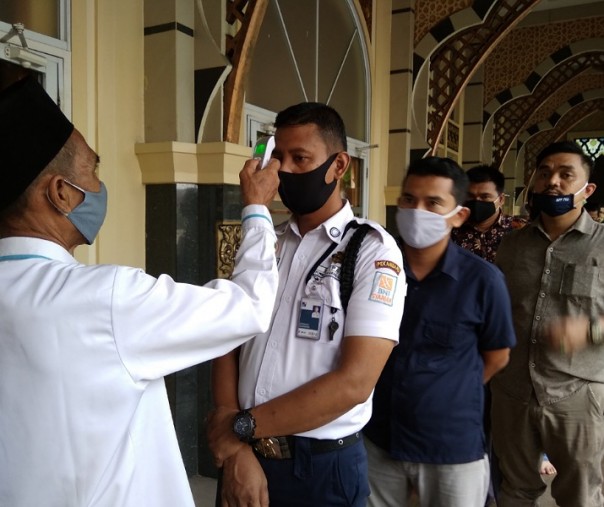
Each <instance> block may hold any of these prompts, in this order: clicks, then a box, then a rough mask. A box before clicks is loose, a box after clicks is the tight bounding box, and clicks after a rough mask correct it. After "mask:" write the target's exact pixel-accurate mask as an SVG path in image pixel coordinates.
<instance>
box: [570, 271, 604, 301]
mask: <svg viewBox="0 0 604 507" xmlns="http://www.w3.org/2000/svg"><path fill="white" fill-rule="evenodd" d="M601 284H602V276H601V274H600V269H599V268H598V266H585V265H581V266H579V265H577V264H566V265H565V266H564V268H563V271H562V281H561V283H560V294H561V295H564V296H569V297H575V298H594V297H596V296H597V294H598V291H599V288H600V287H601Z"/></svg>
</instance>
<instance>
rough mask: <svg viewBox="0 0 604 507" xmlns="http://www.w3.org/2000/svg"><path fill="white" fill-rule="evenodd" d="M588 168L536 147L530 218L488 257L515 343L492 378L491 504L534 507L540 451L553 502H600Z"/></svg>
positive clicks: (601, 305)
mask: <svg viewBox="0 0 604 507" xmlns="http://www.w3.org/2000/svg"><path fill="white" fill-rule="evenodd" d="M591 166H592V163H591V160H590V159H589V157H587V156H586V155H585V154H584V153H583V152H582V150H581V149H580V148H579V146H578V145H576V144H575V143H573V142H567V141H563V142H557V143H554V144H552V145H550V146H548V147H547V148H545V149H544V150H543V151H542V152H541V153H540V154H539V156H538V157H537V168H536V172H535V175H534V177H533V181H532V184H531V187H532V189H533V194H532V196H531V200H530V203H529V204H530V207H531V211H534V212H535V213H537V218H536V219H535V220H533V221H532V222H531V223H530V224H528V225H527V226H525V227H524V228H523V229H520V230H518V231H513V232H511V233H510V234H508V235H507V236H505V237H504V239H503V240H502V242H501V245H500V246H499V249H498V251H497V256H496V260H495V262H496V264H497V265H498V266H499V267H500V268H501V270H502V271H503V273H504V275H505V277H506V282H507V286H508V289H509V291H510V296H511V299H512V311H513V315H514V327H515V329H516V336H517V337H518V345H517V346H516V348H515V349H514V350H513V351H512V354H511V358H510V363H509V365H508V366H507V368H506V369H505V370H504V371H503V372H502V373H500V374H499V375H497V376H496V377H495V378H494V379H493V380H492V382H491V391H492V394H493V409H492V432H493V445H494V448H495V453H496V455H497V456H498V458H499V467H500V470H501V474H502V479H503V481H502V484H501V489H500V491H499V495H498V498H497V505H498V506H499V507H523V506H527V507H528V506H534V505H537V503H538V499H539V497H540V496H541V495H542V494H543V492H544V491H545V489H546V485H545V483H544V482H543V480H542V478H541V475H540V473H539V462H540V460H541V452H542V451H545V452H546V453H547V455H548V456H549V457H550V458H551V460H552V461H553V462H554V463H555V464H556V468H557V469H558V474H557V475H556V477H555V478H554V480H553V482H552V485H551V492H552V496H553V497H554V499H555V500H556V502H557V505H559V506H560V507H571V506H573V507H574V506H577V505H580V506H581V507H601V506H602V505H604V496H603V495H602V485H603V481H602V466H601V465H602V458H603V457H604V416H603V415H602V406H604V368H603V367H602V365H603V364H604V345H603V343H604V331H603V325H602V324H603V322H602V314H603V313H604V284H603V283H602V281H603V277H602V267H603V266H604V225H602V224H598V223H596V222H594V221H593V220H592V219H591V217H590V216H589V215H588V214H587V212H586V211H584V210H583V206H584V203H585V200H586V199H587V198H588V197H589V196H590V195H592V194H593V192H594V190H595V185H594V184H593V183H589V178H590V172H591Z"/></svg>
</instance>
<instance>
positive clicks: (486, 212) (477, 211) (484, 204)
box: [464, 200, 497, 224]
mask: <svg viewBox="0 0 604 507" xmlns="http://www.w3.org/2000/svg"><path fill="white" fill-rule="evenodd" d="M464 206H465V207H466V208H468V209H469V210H470V219H469V220H468V221H469V222H472V223H473V224H479V223H481V222H484V221H485V220H487V219H489V218H491V217H492V216H493V215H494V214H495V212H496V211H497V208H496V207H495V203H494V202H488V201H477V200H472V201H466V202H465V203H464Z"/></svg>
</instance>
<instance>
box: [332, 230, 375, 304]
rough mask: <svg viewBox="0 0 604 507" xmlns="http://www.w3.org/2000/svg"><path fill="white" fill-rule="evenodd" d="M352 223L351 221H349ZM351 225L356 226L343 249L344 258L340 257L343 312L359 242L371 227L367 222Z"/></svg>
mask: <svg viewBox="0 0 604 507" xmlns="http://www.w3.org/2000/svg"><path fill="white" fill-rule="evenodd" d="M350 223H351V224H352V222H350ZM352 227H354V228H356V231H354V234H353V235H352V238H350V241H349V242H348V244H347V245H346V249H345V250H344V258H343V259H342V269H341V270H340V300H341V302H342V309H343V310H344V314H346V311H347V309H348V301H350V296H351V295H352V285H353V282H354V270H355V267H356V263H357V257H358V255H359V249H360V248H361V243H363V239H365V236H366V235H367V233H368V232H369V231H370V230H371V229H372V227H371V225H369V224H359V223H357V222H354V225H352Z"/></svg>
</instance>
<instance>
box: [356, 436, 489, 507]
mask: <svg viewBox="0 0 604 507" xmlns="http://www.w3.org/2000/svg"><path fill="white" fill-rule="evenodd" d="M365 447H366V448H367V458H368V460H369V486H370V488H371V495H370V496H369V500H368V502H367V506H368V507H408V506H410V505H412V504H411V503H410V500H411V492H412V489H415V490H416V491H417V493H418V494H419V505H420V507H484V504H485V500H486V497H487V491H488V488H489V459H488V458H487V456H486V455H485V457H484V459H481V460H478V461H472V462H471V463H462V464H459V465H434V464H430V463H409V462H406V461H397V460H394V459H392V458H391V457H390V455H389V454H388V453H387V452H385V451H383V450H382V449H380V448H379V447H378V446H376V445H375V444H374V443H372V442H371V441H370V440H369V439H368V438H365ZM413 505H415V504H413Z"/></svg>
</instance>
